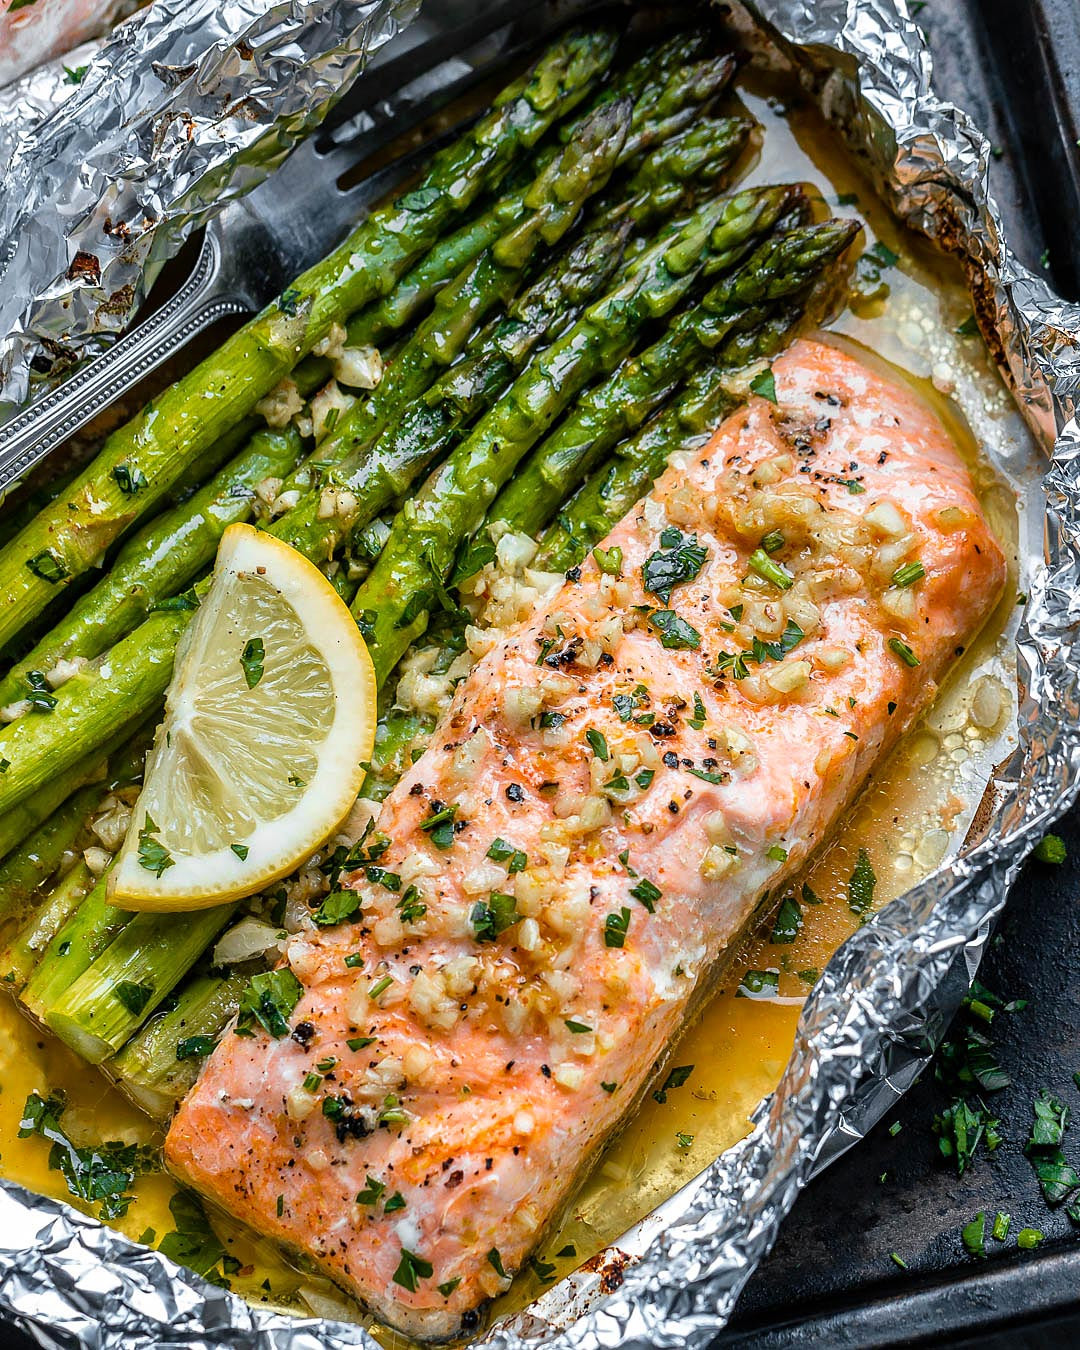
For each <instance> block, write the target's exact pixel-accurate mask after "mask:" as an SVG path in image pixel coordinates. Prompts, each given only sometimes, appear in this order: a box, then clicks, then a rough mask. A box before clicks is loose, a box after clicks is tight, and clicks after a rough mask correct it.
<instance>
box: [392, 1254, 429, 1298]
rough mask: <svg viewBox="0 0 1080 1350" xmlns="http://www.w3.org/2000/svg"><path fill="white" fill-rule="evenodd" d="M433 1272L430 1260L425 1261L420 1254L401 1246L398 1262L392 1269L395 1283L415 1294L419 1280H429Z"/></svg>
mask: <svg viewBox="0 0 1080 1350" xmlns="http://www.w3.org/2000/svg"><path fill="white" fill-rule="evenodd" d="M433 1273H434V1267H433V1266H432V1264H431V1262H430V1261H425V1260H424V1258H423V1257H422V1256H417V1255H416V1253H415V1252H410V1251H409V1250H408V1248H406V1247H402V1249H401V1260H400V1261H399V1262H398V1268H397V1270H395V1271H394V1283H395V1284H400V1285H401V1287H402V1289H407V1290H408V1292H409V1293H410V1294H415V1293H416V1291H417V1289H419V1287H420V1285H419V1281H420V1280H430V1279H431V1276H432V1275H433Z"/></svg>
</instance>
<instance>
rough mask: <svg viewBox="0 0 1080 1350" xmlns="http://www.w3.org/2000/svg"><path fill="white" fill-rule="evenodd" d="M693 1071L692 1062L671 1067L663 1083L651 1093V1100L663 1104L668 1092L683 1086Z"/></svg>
mask: <svg viewBox="0 0 1080 1350" xmlns="http://www.w3.org/2000/svg"><path fill="white" fill-rule="evenodd" d="M693 1072H694V1066H693V1065H692V1064H679V1065H677V1066H676V1067H675V1068H674V1069H671V1070H670V1071H669V1073H668V1076H667V1077H666V1078H665V1079H664V1081H663V1084H662V1085H661V1086H660V1087H658V1088H657V1089H656V1091H655V1092H654V1093H653V1100H654V1101H657V1102H659V1103H660V1105H661V1106H663V1105H664V1103H665V1102H666V1101H667V1095H668V1093H669V1092H673V1091H674V1090H675V1089H676V1088H681V1087H683V1086H684V1084H685V1083H686V1081H687V1079H688V1078H689V1077H690V1075H691V1074H692V1073H693Z"/></svg>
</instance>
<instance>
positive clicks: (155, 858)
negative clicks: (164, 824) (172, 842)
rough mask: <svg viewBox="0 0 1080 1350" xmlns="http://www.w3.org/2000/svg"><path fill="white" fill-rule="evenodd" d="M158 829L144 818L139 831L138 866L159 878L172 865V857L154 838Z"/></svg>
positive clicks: (151, 821) (149, 820) (148, 819)
mask: <svg viewBox="0 0 1080 1350" xmlns="http://www.w3.org/2000/svg"><path fill="white" fill-rule="evenodd" d="M157 832H158V827H157V825H155V823H154V822H153V820H152V819H151V818H150V817H149V816H146V817H144V819H143V827H142V829H141V830H140V831H139V865H140V867H145V868H146V870H147V871H148V872H153V874H154V876H156V877H160V876H163V875H164V873H165V872H166V871H167V870H168V869H169V868H170V867H172V865H173V856H172V854H171V853H170V852H169V850H168V849H167V848H166V847H165V845H164V844H162V843H161V842H160V841H159V840H157V839H155V838H154V835H155V834H157Z"/></svg>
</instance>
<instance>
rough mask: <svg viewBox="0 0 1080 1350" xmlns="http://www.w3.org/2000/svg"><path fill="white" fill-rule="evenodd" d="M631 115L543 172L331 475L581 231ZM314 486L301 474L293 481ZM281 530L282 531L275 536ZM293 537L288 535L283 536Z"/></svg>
mask: <svg viewBox="0 0 1080 1350" xmlns="http://www.w3.org/2000/svg"><path fill="white" fill-rule="evenodd" d="M629 116H630V109H629V106H628V105H627V104H626V103H625V102H621V101H620V102H618V103H613V104H608V105H605V106H604V107H603V108H602V109H601V110H599V111H598V112H596V113H594V114H593V115H592V116H591V117H589V118H588V119H586V121H585V122H584V123H583V124H582V125H581V128H580V134H579V136H578V138H577V139H575V140H574V141H572V142H571V143H570V144H569V145H568V146H566V148H565V149H564V150H563V151H562V153H561V154H560V155H558V156H557V157H556V158H555V159H553V160H552V161H551V162H550V163H549V164H548V166H547V168H545V169H544V170H542V171H541V172H540V174H539V175H538V176H537V178H536V179H535V181H534V182H533V184H532V186H531V187H530V188H529V189H528V191H527V192H526V193H525V196H524V198H523V200H522V207H523V210H522V212H521V213H520V214H519V215H518V217H517V219H515V220H514V221H513V222H512V223H511V224H510V225H509V227H508V228H507V229H506V230H505V231H504V232H503V234H501V235H500V236H499V238H498V239H496V240H495V242H494V243H493V244H492V245H491V246H490V247H489V248H486V249H484V251H483V252H482V253H481V254H480V255H479V256H478V257H477V258H475V259H474V260H473V262H472V263H470V264H469V265H468V266H467V267H466V268H464V270H463V271H462V272H461V273H459V275H458V276H457V277H456V278H455V279H454V280H453V281H452V282H451V283H450V284H449V285H448V286H447V287H446V288H445V289H444V290H442V291H440V292H439V294H438V295H437V296H436V297H435V303H434V306H433V308H432V311H431V313H430V314H429V315H428V316H427V318H426V319H425V320H424V321H423V322H422V323H421V324H420V325H419V326H418V327H417V328H416V330H415V332H414V333H413V334H412V336H411V337H410V338H409V340H408V341H407V342H406V343H405V344H404V346H403V347H402V348H401V350H400V351H399V352H398V353H397V355H396V357H395V359H394V360H393V361H392V362H391V363H390V364H389V365H388V367H387V369H386V373H385V374H384V375H383V378H382V381H381V382H380V383H379V385H378V386H377V388H376V389H375V390H373V392H372V393H371V394H370V395H369V396H368V397H367V398H365V399H361V400H360V401H359V402H357V403H355V404H354V405H353V407H352V408H351V409H349V411H348V412H347V413H346V414H345V415H344V416H343V417H341V418H340V419H339V420H338V421H337V422H336V424H335V425H334V427H333V430H332V432H331V434H330V435H328V436H326V437H325V438H324V439H323V440H322V441H320V443H319V445H318V448H317V450H316V452H315V455H314V456H313V460H314V461H316V462H317V463H318V465H319V467H320V470H322V471H323V472H325V471H326V470H327V469H329V468H333V467H334V466H337V465H340V463H341V462H342V461H343V460H345V459H347V458H352V459H354V460H356V459H359V458H360V457H362V456H363V455H365V454H366V453H367V451H368V450H369V449H370V448H371V446H372V445H373V444H374V443H375V441H376V439H377V438H378V436H379V433H380V432H381V431H382V430H383V429H384V428H385V427H386V426H387V425H388V424H389V423H390V422H391V421H392V420H394V419H395V418H397V417H399V416H400V415H401V414H402V413H403V412H404V411H405V409H407V408H408V407H409V406H410V404H412V403H413V401H414V400H415V399H417V398H419V396H420V395H421V394H423V393H424V391H425V390H426V389H427V388H428V386H429V385H430V384H431V383H432V381H433V379H434V378H435V377H436V376H437V375H438V373H439V372H440V370H442V369H445V368H446V367H448V366H450V365H451V364H452V363H453V361H455V360H456V359H457V357H458V356H460V354H461V352H462V350H463V349H464V347H465V344H466V343H467V342H468V340H469V338H470V336H471V335H472V333H473V332H474V330H475V329H476V328H477V327H478V326H479V324H480V323H481V322H482V321H483V320H484V319H485V318H486V317H487V315H488V314H490V313H492V311H494V310H496V309H498V308H499V307H500V306H502V305H505V304H506V303H508V302H509V300H510V299H511V298H512V297H513V295H514V293H515V291H516V290H517V289H518V287H519V286H520V284H521V274H522V269H523V268H524V267H525V266H526V265H527V264H528V262H529V261H530V259H531V258H532V257H533V255H534V253H535V252H536V250H537V249H538V248H539V247H540V246H541V245H542V244H549V245H550V244H554V243H557V242H558V240H559V239H561V238H562V236H563V235H564V234H565V233H566V231H567V230H568V229H569V228H570V227H571V225H573V223H574V221H575V220H576V218H577V216H578V213H579V211H580V209H581V206H582V204H583V203H584V201H585V200H586V199H587V198H588V197H590V196H591V195H592V194H593V193H595V192H598V191H599V190H600V189H601V188H602V187H603V186H604V184H605V183H606V182H607V180H608V178H609V177H610V175H611V171H612V169H613V168H614V166H615V160H616V158H617V156H618V153H619V149H620V147H621V146H622V143H623V140H624V139H625V136H626V126H627V123H628V121H629ZM308 481H310V473H309V472H305V471H301V472H299V473H297V474H296V475H294V477H293V479H291V480H289V482H287V483H286V485H285V487H286V490H287V489H288V488H289V487H291V486H293V485H294V484H297V485H302V484H304V483H305V482H308ZM275 532H276V530H275ZM282 537H286V536H284V535H283V536H282Z"/></svg>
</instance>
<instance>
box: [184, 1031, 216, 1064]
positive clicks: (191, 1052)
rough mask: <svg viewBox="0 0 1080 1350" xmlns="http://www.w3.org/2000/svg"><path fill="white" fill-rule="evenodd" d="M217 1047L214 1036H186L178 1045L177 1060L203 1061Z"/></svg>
mask: <svg viewBox="0 0 1080 1350" xmlns="http://www.w3.org/2000/svg"><path fill="white" fill-rule="evenodd" d="M215 1045H217V1040H216V1039H215V1038H214V1037H213V1036H185V1037H184V1038H183V1040H180V1041H177V1043H176V1058H177V1059H180V1060H184V1059H203V1058H205V1056H206V1055H208V1054H209V1053H210V1051H211V1050H213V1048H214V1046H215Z"/></svg>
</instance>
